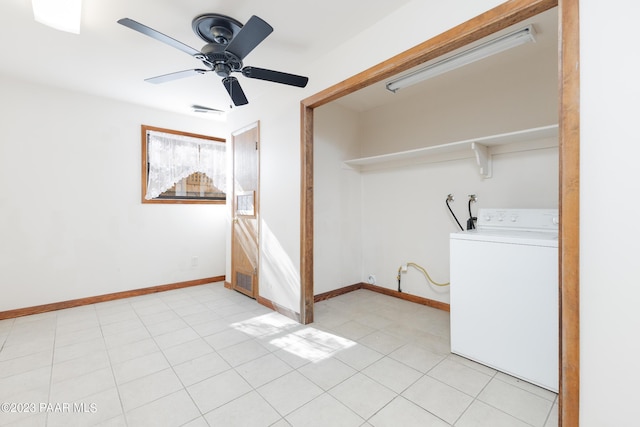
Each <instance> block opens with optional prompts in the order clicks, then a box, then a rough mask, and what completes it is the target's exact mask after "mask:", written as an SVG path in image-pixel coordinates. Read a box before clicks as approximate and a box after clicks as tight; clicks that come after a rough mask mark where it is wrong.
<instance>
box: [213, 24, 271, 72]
mask: <svg viewBox="0 0 640 427" xmlns="http://www.w3.org/2000/svg"><path fill="white" fill-rule="evenodd" d="M272 31H273V27H272V26H271V25H269V24H267V23H266V22H265V21H263V20H262V19H260V18H258V17H257V16H255V15H254V16H252V17H251V18H250V19H249V20H248V21H247V23H246V24H244V26H243V27H242V28H241V29H240V31H239V32H238V34H236V35H235V37H234V38H233V39H231V43H229V45H228V46H227V48H226V49H225V51H227V52H229V53H232V54H233V55H235V56H236V57H237V58H238V59H240V60H241V61H242V60H243V59H244V58H245V56H247V55H248V54H249V52H251V51H252V50H253V49H254V48H255V47H256V46H258V45H259V44H260V43H261V42H262V41H263V40H264V39H266V38H267V36H268V35H269V34H271V32H272Z"/></svg>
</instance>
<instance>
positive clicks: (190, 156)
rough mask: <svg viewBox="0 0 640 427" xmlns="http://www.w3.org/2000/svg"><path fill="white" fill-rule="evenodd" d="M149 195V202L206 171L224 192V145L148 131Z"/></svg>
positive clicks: (225, 180) (225, 181)
mask: <svg viewBox="0 0 640 427" xmlns="http://www.w3.org/2000/svg"><path fill="white" fill-rule="evenodd" d="M147 138H148V145H147V159H148V161H149V174H148V180H147V194H145V199H147V200H150V199H154V198H156V197H158V196H159V195H160V194H162V193H164V192H165V191H167V190H168V189H170V188H171V187H173V185H174V184H175V183H177V182H178V181H180V180H181V179H184V178H186V177H188V176H189V175H191V174H192V173H194V172H203V173H205V174H206V175H207V176H208V177H209V178H211V179H212V180H213V185H215V186H216V187H217V188H219V189H220V190H221V191H225V189H226V184H227V176H226V156H225V152H226V151H225V150H226V147H225V144H224V143H221V142H213V141H207V140H204V139H198V138H191V137H187V136H182V135H172V134H167V133H161V132H154V131H149V133H148V136H147Z"/></svg>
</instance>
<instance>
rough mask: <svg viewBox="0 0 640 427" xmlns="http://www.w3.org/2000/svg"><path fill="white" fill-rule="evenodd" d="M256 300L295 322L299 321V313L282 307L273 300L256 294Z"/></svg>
mask: <svg viewBox="0 0 640 427" xmlns="http://www.w3.org/2000/svg"><path fill="white" fill-rule="evenodd" d="M256 301H258V303H259V304H261V305H264V306H265V307H267V308H269V309H271V310H273V311H276V312H278V313H280V314H282V315H283V316H287V317H288V318H289V319H291V320H295V321H296V322H298V323H300V313H296V312H295V311H293V310H291V309H289V308H286V307H282V306H280V305H278V304H276V303H275V302H273V301H271V300H269V299H267V298H264V297H261V296H259V295H258V297H257V298H256Z"/></svg>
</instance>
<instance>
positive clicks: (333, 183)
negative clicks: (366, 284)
mask: <svg viewBox="0 0 640 427" xmlns="http://www.w3.org/2000/svg"><path fill="white" fill-rule="evenodd" d="M314 127H315V130H314V151H313V165H314V171H313V172H314V187H313V195H314V234H315V238H314V241H313V242H314V249H313V250H314V264H313V267H314V294H315V295H318V294H321V293H323V292H328V291H330V290H333V289H338V288H342V287H344V286H349V285H353V284H355V283H359V282H361V281H362V216H363V212H362V211H363V204H362V180H361V176H360V174H359V173H358V172H357V171H354V170H353V169H351V168H349V167H346V166H344V164H343V162H344V161H345V160H348V159H353V158H355V157H358V156H359V154H360V142H361V136H360V134H361V128H362V125H361V123H360V116H359V114H358V113H356V112H354V111H352V110H349V109H347V108H344V107H341V106H340V105H338V104H336V103H332V104H327V105H325V106H322V107H320V108H317V109H316V110H315V113H314Z"/></svg>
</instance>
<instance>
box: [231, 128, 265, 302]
mask: <svg viewBox="0 0 640 427" xmlns="http://www.w3.org/2000/svg"><path fill="white" fill-rule="evenodd" d="M251 129H255V130H256V133H257V138H256V144H257V150H258V156H257V168H258V170H257V171H256V174H257V182H256V195H255V201H254V210H255V217H256V223H257V224H256V227H257V230H256V236H257V238H258V241H257V242H256V243H257V247H258V257H257V259H256V263H257V264H258V265H257V272H256V277H255V287H254V289H253V296H252V298H255V299H256V300H258V297H259V295H260V151H259V150H260V120H257V121H255V122H253V123H250V124H248V125H246V126H243V127H241V128H240V129H237V130H235V131H233V132H231V177H232V179H233V182H232V183H231V198H232V200H231V236H230V237H231V247H230V250H231V280H230V282H229V287H230V288H231V289H235V280H236V279H235V277H234V274H235V268H234V265H235V261H234V259H233V244H234V234H235V232H236V231H235V224H234V223H233V221H234V218H235V215H236V209H237V206H236V203H237V200H236V199H235V195H236V183H235V176H236V169H235V156H236V136H238V135H240V134H242V133H245V132H247V131H249V130H251ZM242 293H244V292H242Z"/></svg>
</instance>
